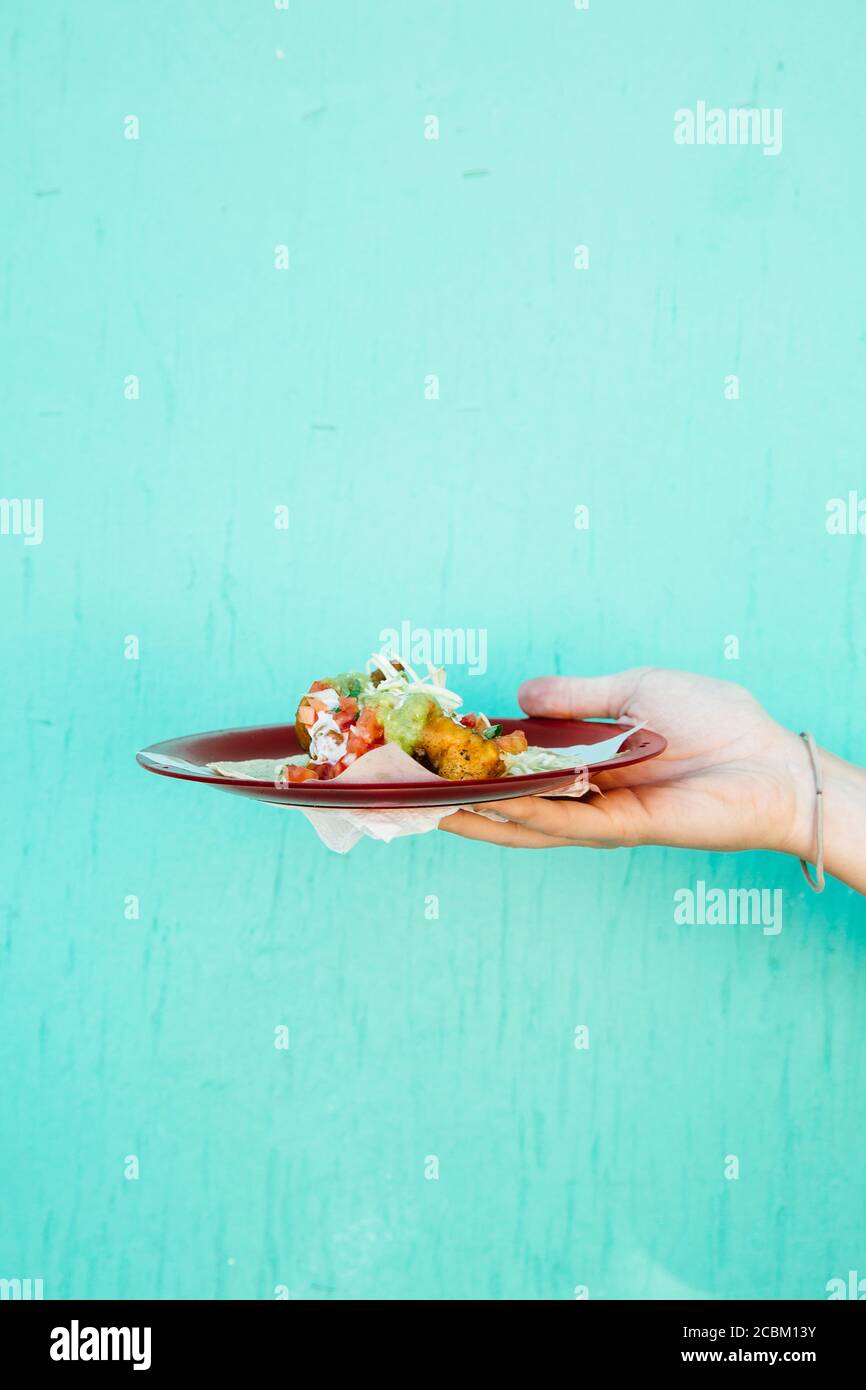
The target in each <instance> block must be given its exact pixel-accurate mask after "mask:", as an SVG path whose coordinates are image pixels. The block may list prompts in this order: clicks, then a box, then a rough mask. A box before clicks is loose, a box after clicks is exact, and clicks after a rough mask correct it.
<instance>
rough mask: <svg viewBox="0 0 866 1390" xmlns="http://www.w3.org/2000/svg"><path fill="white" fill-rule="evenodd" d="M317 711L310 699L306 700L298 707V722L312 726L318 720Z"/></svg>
mask: <svg viewBox="0 0 866 1390" xmlns="http://www.w3.org/2000/svg"><path fill="white" fill-rule="evenodd" d="M316 717H317V716H316V711H315V710H314V709H313V706H312V705H311V704H310V701H309V700H304V701H303V702H302V703H301V704H300V705H299V707H298V723H299V724H307V725H309V726H312V725H313V724H315V722H316Z"/></svg>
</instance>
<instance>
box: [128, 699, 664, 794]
mask: <svg viewBox="0 0 866 1390" xmlns="http://www.w3.org/2000/svg"><path fill="white" fill-rule="evenodd" d="M506 718H508V722H510V723H512V724H517V725H520V724H522V723H526V722H527V721H528V720H529V719H531V720H532V722H533V723H534V724H551V725H555V724H564V723H572V724H594V725H596V726H597V727H599V728H604V729H609V730H610V731H611V734H613V733H622V732H623V731H624V730H626V729H627V728H629V727H630V726H629V725H628V724H624V723H623V722H622V721H621V720H616V719H592V718H590V719H568V720H564V719H556V718H553V717H550V716H547V715H532V716H525V717H524V718H523V719H521V718H513V717H508V716H505V715H502V716H500V717H499V718H498V719H496V720H492V721H491V722H492V723H500V722H505V720H506ZM291 728H292V725H290V724H247V725H242V726H241V727H239V728H233V729H207V730H202V731H201V732H200V733H196V734H179V735H177V736H175V737H174V738H167V739H161V740H160V741H159V742H158V743H151V744H148V746H147V747H146V748H142V749H139V751H138V752H137V753H136V755H135V759H136V762H137V763H138V765H139V766H140V767H142V768H144V770H145V772H153V773H155V774H156V775H157V776H160V777H171V778H174V779H175V780H176V781H181V782H198V783H200V784H201V785H203V786H208V787H218V788H220V787H221V788H235V789H238V788H241V787H249V788H252V789H258V790H261V789H264V788H268V789H270V790H271V791H275V792H278V793H279V792H283V791H284V792H286V793H289V794H290V795H291V796H292V798H293V799H294V797H295V796H297V794H298V793H299V792H301V793H307V795H305V796H303V800H302V801H301V800H300V799H299V800H298V801H296V802H295V803H294V804H296V805H298V804H304V803H306V802H308V801H310V802H311V801H312V800H313V798H314V797H320V796H321V795H322V793H323V791H324V792H325V795H327V791H326V789H327V788H329V787H334V789H335V790H336V791H338V792H341V791H346V792H349V791H350V792H351V793H352V794H353V795H354V793H356V792H357V793H358V794H359V795H361V794H364V795H367V794H371V795H375V794H376V793H377V792H378V793H382V792H386V791H387V792H390V793H393V792H394V791H395V790H400V791H405V792H407V793H409V792H412V791H416V792H418V793H419V795H423V794H424V793H425V792H427V793H429V791H430V788H431V786H437V787H439V786H441V783H431V782H429V781H426V782H425V781H422V782H352V783H350V784H347V783H340V782H338V781H335V782H314V781H310V782H299V783H298V782H294V783H284V784H283V783H277V782H268V781H263V780H262V779H261V778H248V777H221V776H220V775H219V773H216V772H204V771H202V772H198V771H196V772H186V771H183V770H181V769H179V768H171V767H160V766H158V764H156V763H154V762H153V761H151V760H147V759H148V755H149V754H153V753H160V755H161V756H163V757H165V756H173V757H177V756H178V755H177V754H170V755H167V754H166V753H165V752H164V750H165V749H166V748H167V747H170V746H174V745H177V744H178V743H186V742H188V741H189V740H190V739H199V738H222V737H225V736H227V735H230V734H244V733H246V734H251V733H263V732H264V731H265V730H271V729H272V730H274V731H276V730H278V729H286V730H290V729H291ZM635 733H636V734H644V735H646V736H647V737H648V739H649V740H650V741H651V742H652V744H653V746H652V747H651V748H650V749H649V750H647V751H641V752H640V753H637V750H634V751H635V754H636V755H635V756H631V757H630V758H629V760H628V762H627V763H626V762H621V763H617V759H618V758H619V756H620V754H619V753H615V754H614V755H613V757H612V758H607V759H605V760H604V761H603V762H601V763H597V764H594V765H593V770H594V771H597V772H606V771H607V772H609V771H612V770H613V769H614V768H615V767H616V766H622V767H634V766H635V765H636V764H637V763H643V762H648V761H649V759H650V758H656V757H658V756H659V754H661V753H663V752H664V751H665V749H666V748H667V746H668V741H667V739H666V738H665V736H664V735H663V734H660V733H657V732H656V730H655V729H649V728H646V727H643V728H638V729H636V730H635ZM627 741H628V740H626V742H627ZM599 742H602V740H601V739H599ZM622 751H623V750H622V749H621V750H620V752H622ZM625 751H626V752H631V751H632V750H630V749H625ZM190 766H192V764H190ZM586 766H587V764H586V763H576V764H575V765H574V766H573V767H566V768H561V769H558V768H550V769H548V770H547V771H542V772H522V773H520V774H519V775H518V776H516V777H509V778H507V779H503V778H498V777H487V778H478V777H473V778H467V779H465V780H464V781H459V782H458V781H454V782H453V783H451V785H452V786H453V787H454V788H455V790H456V789H457V788H458V787H460V788H465V789H466V790H467V791H471V790H472V789H478V790H479V791H480V790H488V791H489V789H490V787H491V785H492V784H493V783H494V782H502V781H505V780H507V784H508V786H509V787H531V786H532V785H533V784H535V783H537V782H539V781H541V780H542V779H544V780H546V781H548V782H549V781H550V779H551V778H556V779H557V781H561V782H562V784H563V786H567V785H568V783H569V782H571V781H573V780H574V777H575V775H576V774H577V773H578V772H580V770H581V768H583V767H586ZM590 775H592V774H590ZM445 780H446V781H447V779H445ZM443 790H444V788H443ZM463 799H464V800H466V799H468V800H471V799H472V798H471V796H469V797H468V798H463ZM280 800H285V801H286V802H288V800H289V797H288V796H286V797H280ZM319 809H321V808H319Z"/></svg>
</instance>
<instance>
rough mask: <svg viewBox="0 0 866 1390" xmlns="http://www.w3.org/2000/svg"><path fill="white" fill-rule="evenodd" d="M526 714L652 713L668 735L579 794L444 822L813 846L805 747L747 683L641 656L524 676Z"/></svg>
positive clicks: (492, 832)
mask: <svg viewBox="0 0 866 1390" xmlns="http://www.w3.org/2000/svg"><path fill="white" fill-rule="evenodd" d="M518 699H519V701H520V704H521V705H522V707H523V709H524V710H525V711H526V713H527V714H532V715H545V716H548V717H554V718H562V719H585V718H595V717H606V718H612V719H617V720H619V721H620V722H622V723H645V724H646V725H647V726H648V727H649V728H651V729H655V730H656V731H657V732H658V733H660V734H663V735H664V736H665V738H666V739H667V740H668V746H667V748H666V749H665V751H664V753H662V754H660V756H659V757H658V758H653V759H650V760H649V761H647V762H644V763H638V764H635V765H634V766H632V767H628V768H622V769H621V770H617V771H613V772H604V773H600V774H599V775H598V776H597V777H596V778H593V783H594V785H595V786H597V787H598V788H599V789H600V790H601V791H602V792H603V793H604V794H603V795H602V796H590V797H587V798H586V799H585V800H583V801H574V800H571V801H569V800H558V801H557V800H552V799H550V798H546V797H535V796H527V797H519V798H515V799H514V800H511V801H502V802H495V803H489V802H488V803H486V804H485V806H484V810H490V811H495V812H496V814H497V815H501V816H503V817H504V818H505V823H502V822H498V821H491V820H489V819H487V818H486V817H484V816H479V815H475V814H473V813H472V812H466V811H459V812H457V813H456V814H455V815H453V816H449V817H448V818H447V819H446V820H444V821H443V822H442V824H441V828H442V829H443V830H448V831H452V832H454V833H456V834H460V835H466V836H468V837H470V838H472V839H484V840H490V841H493V842H495V843H497V844H504V845H513V846H515V847H525V848H543V847H547V846H553V845H592V846H597V847H614V846H617V845H640V844H659V845H678V846H683V847H685V846H690V847H692V848H700V849H717V850H739V849H752V848H766V849H778V850H786V851H789V852H797V853H803V852H808V851H805V850H803V849H801V848H800V845H801V843H802V842H803V841H804V839H806V838H808V831H807V829H806V819H807V814H808V812H807V806H808V773H809V764H808V754H807V752H806V749H805V746H804V745H803V743H802V741H801V740H800V739H799V738H798V737H797V736H796V735H795V734H793V733H791V732H790V731H789V730H787V729H784V728H783V727H782V726H781V725H779V724H777V723H776V721H775V720H774V719H772V718H771V717H770V715H768V714H767V713H766V711H765V710H764V709H762V707H761V706H760V705H759V704H758V702H757V700H755V699H754V697H753V696H752V695H750V694H749V692H748V691H747V690H744V689H743V688H742V687H741V686H738V685H734V684H732V683H731V682H729V681H720V680H712V679H709V678H708V677H705V676H695V675H691V674H689V673H688V672H685V671H665V670H660V669H658V668H656V667H646V666H644V667H636V668H635V669H633V670H630V671H623V672H621V673H619V674H618V675H613V676H590V677H573V676H547V677H542V678H540V679H537V680H531V681H526V682H525V683H524V684H523V685H522V686H521V687H520V690H519V692H518Z"/></svg>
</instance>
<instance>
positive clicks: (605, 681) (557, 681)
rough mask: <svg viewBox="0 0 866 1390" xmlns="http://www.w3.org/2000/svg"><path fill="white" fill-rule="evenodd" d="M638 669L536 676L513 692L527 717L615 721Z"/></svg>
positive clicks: (638, 671)
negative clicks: (593, 673)
mask: <svg viewBox="0 0 866 1390" xmlns="http://www.w3.org/2000/svg"><path fill="white" fill-rule="evenodd" d="M640 674H641V670H640V668H635V669H634V670H631V671H620V672H619V673H618V674H617V675H613V676H539V677H537V678H536V679H535V680H531V681H524V682H523V684H522V685H521V687H520V689H519V690H518V692H517V698H518V700H519V701H520V705H521V708H522V709H524V710H525V711H526V713H527V714H538V715H546V716H548V717H550V718H554V719H583V718H588V717H589V718H591V717H601V718H604V717H607V718H609V719H610V718H613V719H616V718H618V717H619V715H621V714H622V712H623V710H624V709H625V708H626V706H627V705H628V702H629V700H630V699H631V696H632V693H633V691H634V688H635V685H636V684H637V679H638V677H639V675H640Z"/></svg>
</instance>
